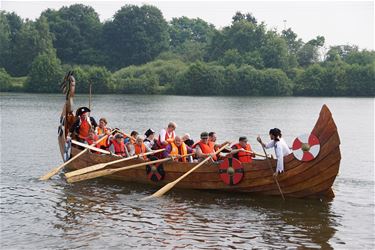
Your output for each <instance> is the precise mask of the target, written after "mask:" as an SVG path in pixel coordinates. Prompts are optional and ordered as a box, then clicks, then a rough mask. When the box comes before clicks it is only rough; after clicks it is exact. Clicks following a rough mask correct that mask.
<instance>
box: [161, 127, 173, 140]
mask: <svg viewBox="0 0 375 250" xmlns="http://www.w3.org/2000/svg"><path fill="white" fill-rule="evenodd" d="M167 133H168V132H167V131H166V130H165V129H164V128H163V129H162V130H161V131H160V142H161V143H163V142H165V135H166V134H167ZM168 137H169V138H171V137H172V138H175V137H176V136H175V133H174V131H172V133H168Z"/></svg>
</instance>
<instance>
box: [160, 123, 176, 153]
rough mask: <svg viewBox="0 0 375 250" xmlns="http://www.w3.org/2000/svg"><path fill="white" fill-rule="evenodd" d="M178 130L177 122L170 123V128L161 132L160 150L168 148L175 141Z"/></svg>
mask: <svg viewBox="0 0 375 250" xmlns="http://www.w3.org/2000/svg"><path fill="white" fill-rule="evenodd" d="M176 128H177V124H176V123H175V122H169V123H168V127H167V128H166V129H162V130H161V131H160V134H159V140H158V146H159V148H166V147H167V145H168V144H169V143H171V142H173V141H174V138H175V137H176V134H175V130H176Z"/></svg>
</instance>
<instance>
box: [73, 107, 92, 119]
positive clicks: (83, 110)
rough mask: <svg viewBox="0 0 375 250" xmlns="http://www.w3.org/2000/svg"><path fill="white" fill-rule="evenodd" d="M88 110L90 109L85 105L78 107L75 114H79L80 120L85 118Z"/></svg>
mask: <svg viewBox="0 0 375 250" xmlns="http://www.w3.org/2000/svg"><path fill="white" fill-rule="evenodd" d="M88 112H90V109H89V108H87V107H80V108H78V109H77V111H76V116H79V117H80V118H81V119H82V120H84V119H87V117H88V115H89V114H88Z"/></svg>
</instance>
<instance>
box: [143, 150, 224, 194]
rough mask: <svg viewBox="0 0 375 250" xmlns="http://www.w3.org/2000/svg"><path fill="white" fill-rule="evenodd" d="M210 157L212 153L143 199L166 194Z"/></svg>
mask: <svg viewBox="0 0 375 250" xmlns="http://www.w3.org/2000/svg"><path fill="white" fill-rule="evenodd" d="M227 144H228V143H226V144H225V145H224V146H222V147H221V148H220V149H219V150H217V151H216V152H215V154H218V153H220V152H221V151H223V150H224V148H225V147H226V146H227ZM210 159H212V156H211V155H210V156H209V157H207V158H206V159H204V160H203V161H201V162H200V163H199V164H198V165H196V166H195V167H193V168H192V169H190V170H189V171H188V172H186V173H185V174H183V175H182V176H180V177H179V178H178V179H176V180H175V181H172V182H170V183H168V184H166V185H165V186H164V187H162V188H161V189H159V190H158V191H156V192H155V193H153V194H152V195H150V196H147V197H145V198H143V199H142V200H147V199H150V198H153V197H161V196H162V195H163V194H165V193H166V192H168V191H169V190H171V189H172V188H173V187H174V186H175V185H176V184H177V183H178V182H180V181H181V180H182V179H184V178H185V177H186V176H188V175H189V174H191V173H192V172H194V171H195V170H196V169H198V168H199V167H200V166H202V165H203V164H205V163H206V162H207V161H209V160H210Z"/></svg>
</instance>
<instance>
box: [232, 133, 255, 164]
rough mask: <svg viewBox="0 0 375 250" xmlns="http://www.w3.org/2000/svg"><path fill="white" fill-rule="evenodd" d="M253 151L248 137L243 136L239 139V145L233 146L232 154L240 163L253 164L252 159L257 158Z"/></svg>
mask: <svg viewBox="0 0 375 250" xmlns="http://www.w3.org/2000/svg"><path fill="white" fill-rule="evenodd" d="M252 151H253V150H252V149H251V146H250V144H249V143H247V138H246V136H241V137H240V138H239V139H238V143H237V144H235V145H233V146H232V151H231V152H230V153H231V154H232V155H233V158H236V159H237V160H239V161H240V162H252V160H253V159H252V158H253V157H255V154H254V153H253V152H252Z"/></svg>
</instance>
